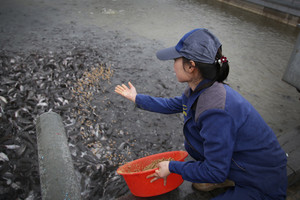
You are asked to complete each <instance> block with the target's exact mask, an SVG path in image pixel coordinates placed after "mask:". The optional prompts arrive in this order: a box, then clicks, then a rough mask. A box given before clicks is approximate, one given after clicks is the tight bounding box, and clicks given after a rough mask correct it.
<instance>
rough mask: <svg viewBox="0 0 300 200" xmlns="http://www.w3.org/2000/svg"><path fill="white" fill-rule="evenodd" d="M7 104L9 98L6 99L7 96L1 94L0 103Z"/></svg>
mask: <svg viewBox="0 0 300 200" xmlns="http://www.w3.org/2000/svg"><path fill="white" fill-rule="evenodd" d="M2 103H3V104H7V100H6V98H5V97H3V96H0V104H2Z"/></svg>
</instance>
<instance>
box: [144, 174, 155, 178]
mask: <svg viewBox="0 0 300 200" xmlns="http://www.w3.org/2000/svg"><path fill="white" fill-rule="evenodd" d="M154 176H157V174H156V173H154V174H150V175H148V176H147V177H146V178H152V177H154Z"/></svg>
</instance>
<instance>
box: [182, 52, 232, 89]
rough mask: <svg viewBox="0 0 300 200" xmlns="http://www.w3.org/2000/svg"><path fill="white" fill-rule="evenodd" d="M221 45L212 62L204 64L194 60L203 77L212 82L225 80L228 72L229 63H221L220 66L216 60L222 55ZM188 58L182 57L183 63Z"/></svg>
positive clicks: (185, 62)
mask: <svg viewBox="0 0 300 200" xmlns="http://www.w3.org/2000/svg"><path fill="white" fill-rule="evenodd" d="M222 56H223V55H222V46H221V47H220V48H219V49H218V52H217V55H216V58H215V59H216V62H215V63H213V64H206V63H201V62H196V61H194V62H195V64H196V67H197V68H198V70H199V71H200V73H201V75H202V77H203V78H205V79H209V80H212V81H213V82H215V81H218V82H220V83H224V81H225V80H226V78H227V76H228V74H229V64H228V62H224V63H222V67H221V65H220V64H219V62H217V60H219V59H221V57H222ZM189 62H190V60H189V59H187V58H185V57H183V64H187V63H189Z"/></svg>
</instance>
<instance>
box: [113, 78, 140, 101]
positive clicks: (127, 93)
mask: <svg viewBox="0 0 300 200" xmlns="http://www.w3.org/2000/svg"><path fill="white" fill-rule="evenodd" d="M128 85H129V88H128V87H127V86H126V85H125V84H122V85H117V86H116V87H115V92H116V93H118V94H120V95H122V96H123V97H125V98H127V99H129V100H130V101H132V102H134V103H135V97H136V95H137V92H136V89H135V87H134V86H133V85H132V84H131V83H130V82H128Z"/></svg>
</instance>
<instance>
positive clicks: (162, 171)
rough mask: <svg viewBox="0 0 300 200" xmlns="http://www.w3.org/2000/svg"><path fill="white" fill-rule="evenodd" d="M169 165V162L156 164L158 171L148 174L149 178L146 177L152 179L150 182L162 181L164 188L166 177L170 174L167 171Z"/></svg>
mask: <svg viewBox="0 0 300 200" xmlns="http://www.w3.org/2000/svg"><path fill="white" fill-rule="evenodd" d="M169 163H170V161H162V162H160V163H158V164H157V167H158V169H157V170H155V173H153V174H150V175H149V176H147V178H152V177H154V178H153V179H151V180H150V182H151V183H152V182H154V181H156V180H158V179H160V178H163V179H164V186H166V185H167V177H168V176H169V175H170V174H171V172H170V170H169Z"/></svg>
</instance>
